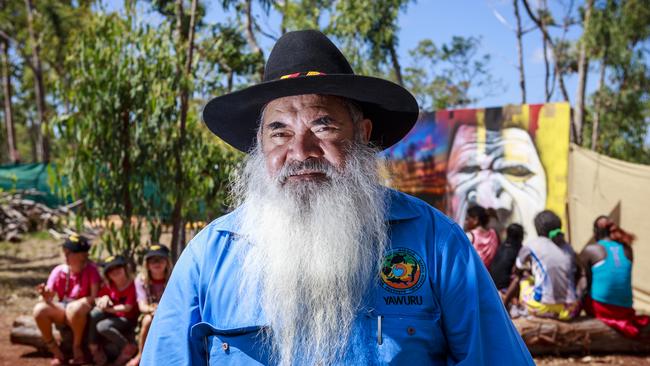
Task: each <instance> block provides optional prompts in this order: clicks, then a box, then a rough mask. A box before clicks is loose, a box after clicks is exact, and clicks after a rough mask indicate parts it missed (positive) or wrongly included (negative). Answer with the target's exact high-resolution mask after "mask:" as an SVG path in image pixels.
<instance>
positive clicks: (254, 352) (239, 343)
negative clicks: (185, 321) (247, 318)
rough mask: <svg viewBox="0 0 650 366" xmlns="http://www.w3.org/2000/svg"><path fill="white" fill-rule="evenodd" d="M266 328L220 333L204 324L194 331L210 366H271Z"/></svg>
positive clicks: (255, 327) (195, 338)
mask: <svg viewBox="0 0 650 366" xmlns="http://www.w3.org/2000/svg"><path fill="white" fill-rule="evenodd" d="M266 329H267V328H266V327H264V326H247V327H241V328H230V329H218V328H215V327H214V326H212V325H211V324H209V323H206V322H202V323H198V324H195V325H194V326H192V329H191V331H190V334H191V338H192V340H193V341H194V342H200V343H201V347H200V348H201V349H203V351H204V352H205V354H204V356H203V358H205V359H206V365H224V364H227V365H234V366H239V365H242V366H244V365H245V366H249V365H268V364H269V355H268V346H267V345H266V344H265V342H264V332H265V331H266Z"/></svg>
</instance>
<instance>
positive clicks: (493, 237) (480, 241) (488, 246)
mask: <svg viewBox="0 0 650 366" xmlns="http://www.w3.org/2000/svg"><path fill="white" fill-rule="evenodd" d="M489 222H490V216H489V215H488V212H487V210H486V209H485V208H483V207H481V206H472V207H470V208H468V209H467V215H466V216H465V232H466V233H467V238H468V239H469V241H470V243H472V245H473V246H474V249H476V252H478V255H479V257H481V260H482V261H483V264H484V265H485V267H486V268H490V264H491V263H492V259H493V258H494V255H495V254H496V252H497V248H498V247H499V235H497V232H496V231H495V230H494V229H492V228H488V224H489Z"/></svg>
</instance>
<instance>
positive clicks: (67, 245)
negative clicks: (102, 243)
mask: <svg viewBox="0 0 650 366" xmlns="http://www.w3.org/2000/svg"><path fill="white" fill-rule="evenodd" d="M61 246H62V247H63V248H66V249H68V250H69V251H71V252H72V253H87V252H88V251H90V245H87V246H75V245H73V244H70V243H63V244H61Z"/></svg>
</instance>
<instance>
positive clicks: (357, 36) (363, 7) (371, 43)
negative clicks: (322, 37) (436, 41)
mask: <svg viewBox="0 0 650 366" xmlns="http://www.w3.org/2000/svg"><path fill="white" fill-rule="evenodd" d="M410 2H411V0H356V1H350V0H342V1H333V10H332V12H331V14H329V24H328V26H327V27H325V29H324V31H325V33H327V34H330V35H333V36H335V37H337V38H338V39H339V40H340V41H341V44H342V45H343V51H344V53H345V54H346V56H348V58H349V59H350V63H351V64H352V66H353V68H354V69H355V71H356V72H358V73H361V74H366V75H376V76H389V75H390V73H391V71H392V70H391V68H393V69H394V67H395V65H394V62H393V60H391V57H390V51H391V48H392V49H393V50H394V49H395V48H396V47H397V45H398V44H399V42H398V32H399V27H398V25H397V19H398V16H399V12H400V11H402V10H405V9H406V7H407V6H408V4H409V3H410ZM323 3H324V4H322V5H325V6H327V5H328V4H327V3H328V2H323ZM392 76H393V77H394V76H395V75H392Z"/></svg>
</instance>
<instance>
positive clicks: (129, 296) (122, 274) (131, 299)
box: [88, 256, 140, 365]
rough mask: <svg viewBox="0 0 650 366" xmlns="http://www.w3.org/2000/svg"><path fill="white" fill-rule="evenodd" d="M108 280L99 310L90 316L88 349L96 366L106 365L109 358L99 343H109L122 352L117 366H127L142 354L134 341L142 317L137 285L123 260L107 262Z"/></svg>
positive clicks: (98, 304) (116, 259)
mask: <svg viewBox="0 0 650 366" xmlns="http://www.w3.org/2000/svg"><path fill="white" fill-rule="evenodd" d="M104 277H105V278H106V282H107V283H106V284H105V285H104V287H102V289H101V290H100V291H99V296H98V298H97V301H96V306H95V308H94V309H93V310H92V311H91V312H90V327H89V329H88V342H89V345H88V347H89V349H90V352H91V353H92V355H93V360H94V361H95V364H96V365H104V364H105V363H106V361H107V357H106V353H104V350H103V349H102V348H101V347H100V344H99V343H100V342H99V341H100V339H103V340H105V341H106V342H108V343H109V344H112V345H113V346H115V347H116V348H117V349H118V350H120V353H119V355H118V356H117V359H116V360H114V362H113V364H115V365H123V364H125V363H126V362H127V361H128V360H129V359H131V357H133V356H134V355H135V353H136V352H137V351H138V347H137V346H136V345H135V344H134V343H133V342H132V341H131V339H132V336H133V333H134V329H135V327H136V325H137V322H138V315H139V314H140V312H139V310H138V304H137V301H136V292H135V285H134V283H133V279H132V278H131V275H130V273H129V270H128V268H127V262H126V259H125V258H124V257H122V256H110V257H108V258H106V259H105V260H104Z"/></svg>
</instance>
